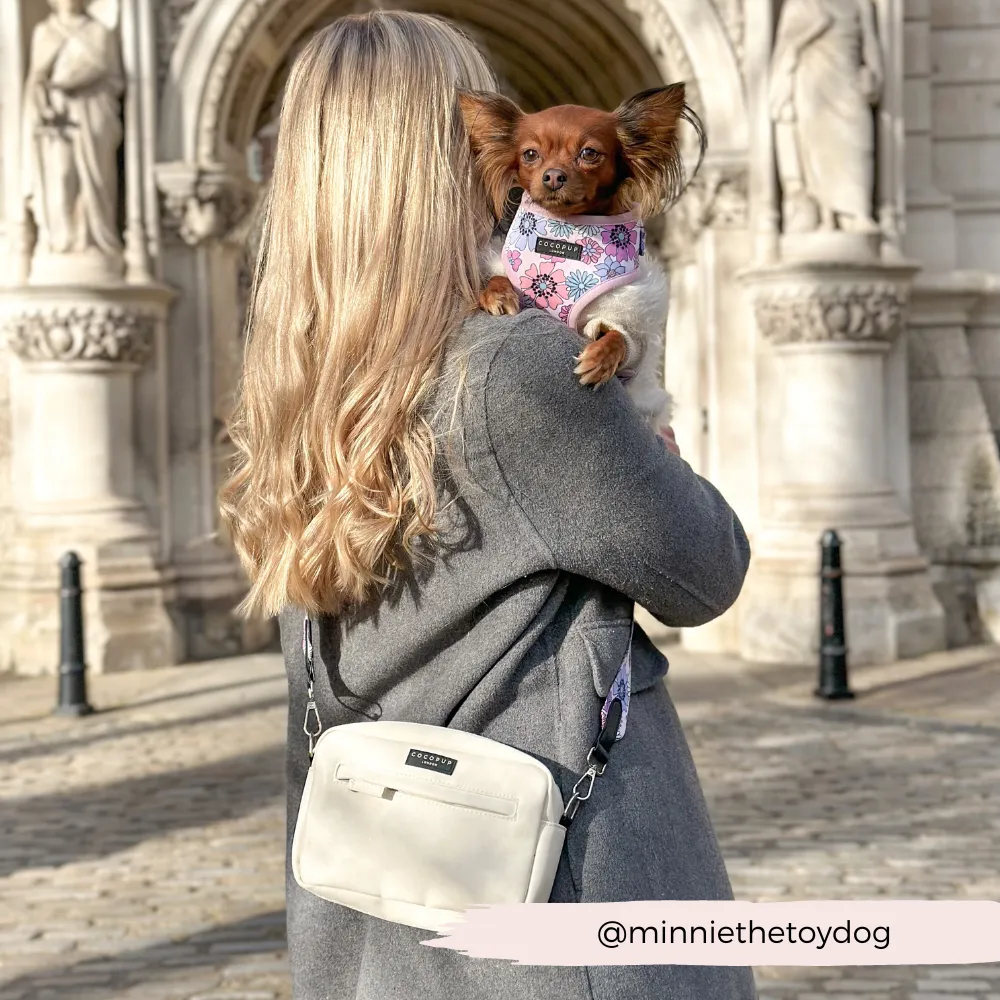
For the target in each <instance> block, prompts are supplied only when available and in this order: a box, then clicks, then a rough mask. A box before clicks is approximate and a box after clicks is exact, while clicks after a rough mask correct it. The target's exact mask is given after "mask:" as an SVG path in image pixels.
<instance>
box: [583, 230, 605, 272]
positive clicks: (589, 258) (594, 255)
mask: <svg viewBox="0 0 1000 1000" xmlns="http://www.w3.org/2000/svg"><path fill="white" fill-rule="evenodd" d="M590 228H594V227H590ZM580 246H581V247H583V250H582V251H581V253H580V260H582V261H583V263H584V264H596V263H597V262H598V261H599V260H600V259H601V258H602V257H603V256H604V247H602V246H601V244H600V243H598V242H597V240H595V239H594V238H593V237H592V236H588V237H587V238H586V239H585V240H584V241H583V242H582V243H581V244H580Z"/></svg>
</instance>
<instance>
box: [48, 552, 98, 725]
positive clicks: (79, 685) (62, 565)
mask: <svg viewBox="0 0 1000 1000" xmlns="http://www.w3.org/2000/svg"><path fill="white" fill-rule="evenodd" d="M59 576H60V581H59V653H60V656H59V699H58V701H57V702H56V708H55V714H56V715H74V716H80V715H90V713H91V712H93V711H94V710H93V708H91V707H90V704H89V703H88V702H87V664H86V662H85V661H84V658H83V589H82V587H81V586H80V557H79V556H78V555H77V554H76V553H75V552H67V553H66V554H65V555H64V556H63V557H62V559H60V560H59Z"/></svg>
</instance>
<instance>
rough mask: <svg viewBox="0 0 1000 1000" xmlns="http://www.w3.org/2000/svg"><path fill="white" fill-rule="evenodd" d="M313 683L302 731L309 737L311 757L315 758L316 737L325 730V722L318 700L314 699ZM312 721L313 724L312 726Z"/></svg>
mask: <svg viewBox="0 0 1000 1000" xmlns="http://www.w3.org/2000/svg"><path fill="white" fill-rule="evenodd" d="M312 693H313V692H312V685H311V684H310V685H309V700H308V701H307V702H306V717H305V719H304V720H303V721H302V732H304V733H305V734H306V736H308V737H309V759H310V760H312V759H313V752H314V751H315V749H316V738H317V737H318V736H319V734H320V733H321V732H323V723H322V722H321V721H320V718H319V711H318V709H317V708H316V702H315V701H313V696H312ZM310 722H311V723H312V726H310Z"/></svg>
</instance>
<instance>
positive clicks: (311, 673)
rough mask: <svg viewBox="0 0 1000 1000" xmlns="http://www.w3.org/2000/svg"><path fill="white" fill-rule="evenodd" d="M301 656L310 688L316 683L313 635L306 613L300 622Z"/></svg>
mask: <svg viewBox="0 0 1000 1000" xmlns="http://www.w3.org/2000/svg"><path fill="white" fill-rule="evenodd" d="M302 656H303V658H304V659H305V661H306V676H307V677H308V678H309V687H310V689H311V688H312V686H313V685H314V684H315V683H316V668H315V666H314V665H313V635H312V622H311V621H310V620H309V616H308V615H306V616H305V618H304V619H303V622H302Z"/></svg>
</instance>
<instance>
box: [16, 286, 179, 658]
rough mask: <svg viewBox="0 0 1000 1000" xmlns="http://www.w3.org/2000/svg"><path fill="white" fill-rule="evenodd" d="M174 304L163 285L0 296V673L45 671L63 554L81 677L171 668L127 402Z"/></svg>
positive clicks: (165, 596)
mask: <svg viewBox="0 0 1000 1000" xmlns="http://www.w3.org/2000/svg"><path fill="white" fill-rule="evenodd" d="M172 297H173V293H172V292H171V291H170V290H169V289H168V288H166V287H165V286H161V285H145V286H135V285H130V286H126V285H105V286H91V287H84V286H75V287H74V286H53V287H49V288H45V289H41V288H17V289H8V290H5V291H4V292H3V293H2V297H0V323H2V326H3V331H4V333H5V340H6V346H7V347H8V348H9V350H10V351H11V353H12V354H13V356H14V361H13V364H14V366H15V371H14V377H13V379H12V412H13V432H14V433H13V442H14V455H13V481H14V482H13V486H14V490H13V494H14V519H15V531H14V537H13V539H12V541H11V544H10V546H9V549H8V556H7V560H6V561H5V563H4V565H3V566H2V567H0V608H2V609H3V621H2V623H0V624H2V626H3V627H2V628H0V635H2V636H3V648H0V658H2V666H3V667H4V668H7V669H11V668H13V669H15V670H17V671H18V672H19V673H42V672H49V671H52V670H54V669H55V667H56V663H57V655H56V654H57V649H58V644H57V634H58V590H57V586H56V583H57V581H56V575H55V574H56V561H57V559H58V558H59V556H60V555H61V554H62V553H63V552H64V551H66V550H67V549H69V548H73V549H75V550H76V551H77V552H78V553H79V554H80V556H81V558H82V559H83V563H84V587H85V601H86V604H85V624H86V630H87V635H86V639H87V658H88V664H89V666H90V667H91V668H92V669H93V670H95V671H97V672H101V671H112V670H124V669H133V668H141V667H157V666H165V665H168V664H172V663H175V662H176V661H177V655H178V649H177V643H176V635H175V629H174V626H173V624H172V622H171V619H170V616H169V615H168V613H167V605H168V603H169V601H170V600H171V598H172V593H171V581H170V577H169V573H167V572H166V571H165V570H164V569H163V565H162V559H161V551H160V539H159V537H158V534H157V532H156V531H154V530H153V528H152V527H151V524H150V520H149V512H148V510H147V504H145V503H143V502H142V501H141V500H140V497H139V493H138V489H137V469H136V455H137V452H136V447H135V424H134V399H133V394H134V380H135V374H136V373H137V372H138V371H139V370H140V368H141V367H142V366H143V365H145V364H146V363H147V362H149V360H150V359H151V358H152V356H153V355H154V352H155V345H156V343H157V338H158V337H159V336H160V335H161V331H162V328H163V325H164V323H165V319H166V314H167V309H168V305H169V302H170V300H171V298H172ZM147 502H148V501H147ZM153 502H154V503H155V500H154V501H153Z"/></svg>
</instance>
